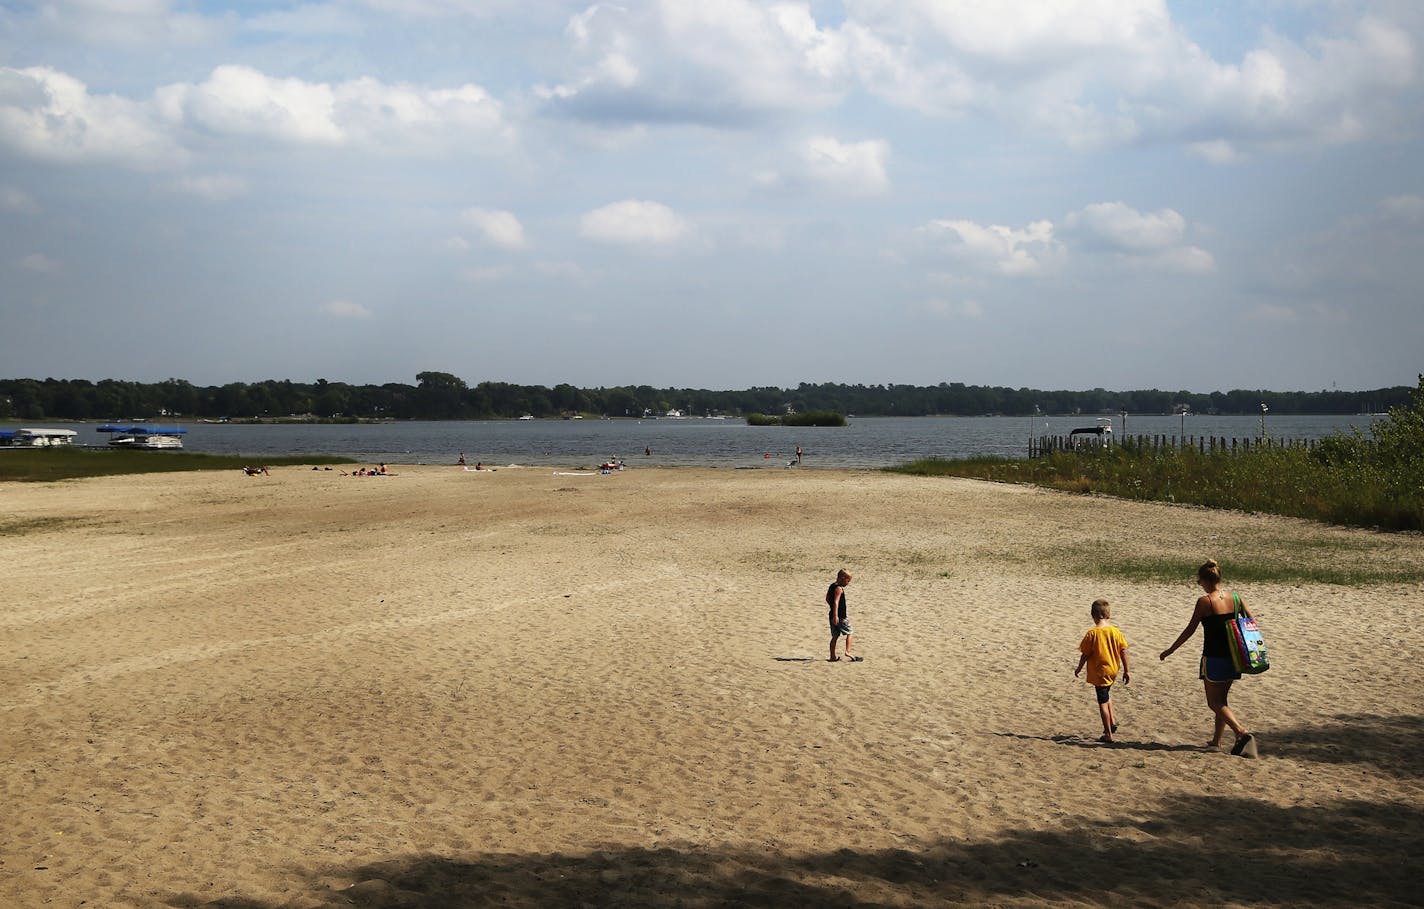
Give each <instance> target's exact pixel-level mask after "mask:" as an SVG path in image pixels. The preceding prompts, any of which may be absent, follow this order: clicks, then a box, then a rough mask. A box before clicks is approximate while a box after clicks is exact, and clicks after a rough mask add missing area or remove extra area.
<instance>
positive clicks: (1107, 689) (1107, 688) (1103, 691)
mask: <svg viewBox="0 0 1424 909" xmlns="http://www.w3.org/2000/svg"><path fill="white" fill-rule="evenodd" d="M1093 690H1094V691H1096V692H1097V693H1098V703H1099V704H1106V703H1107V702H1108V699H1109V698H1111V697H1112V686H1111V685H1094V686H1093Z"/></svg>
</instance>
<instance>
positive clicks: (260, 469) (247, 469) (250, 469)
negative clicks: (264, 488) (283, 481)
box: [242, 466, 316, 477]
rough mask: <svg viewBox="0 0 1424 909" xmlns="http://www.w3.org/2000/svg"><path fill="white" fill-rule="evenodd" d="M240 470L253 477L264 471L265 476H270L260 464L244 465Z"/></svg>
mask: <svg viewBox="0 0 1424 909" xmlns="http://www.w3.org/2000/svg"><path fill="white" fill-rule="evenodd" d="M312 469H313V470H315V469H316V468H312ZM242 472H243V473H245V474H247V475H248V476H249V477H255V476H257V475H258V474H263V473H266V474H267V476H269V477H270V476H271V474H270V473H267V468H266V467H261V466H258V467H246V466H244V467H243V468H242Z"/></svg>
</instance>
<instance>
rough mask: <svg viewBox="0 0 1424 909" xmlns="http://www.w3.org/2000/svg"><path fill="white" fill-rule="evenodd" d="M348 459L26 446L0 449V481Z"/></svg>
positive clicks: (42, 480)
mask: <svg viewBox="0 0 1424 909" xmlns="http://www.w3.org/2000/svg"><path fill="white" fill-rule="evenodd" d="M352 463H355V462H353V461H352V460H351V459H349V458H337V457H331V456H327V455H299V456H295V457H279V458H266V459H261V458H251V457H242V456H240V455H214V454H199V453H196V452H186V451H109V450H91V449H84V448H27V449H13V450H8V451H0V482H5V481H10V482H25V483H50V482H54V481H57V480H82V479H87V478H89V477H111V476H122V475H126V474H136V473H175V472H179V471H189V470H238V469H240V468H242V467H244V466H247V465H249V464H250V465H252V466H254V467H256V466H259V465H262V466H266V467H269V468H271V467H291V466H294V465H304V466H311V465H314V464H352Z"/></svg>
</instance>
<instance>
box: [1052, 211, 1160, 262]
mask: <svg viewBox="0 0 1424 909" xmlns="http://www.w3.org/2000/svg"><path fill="white" fill-rule="evenodd" d="M1064 224H1065V225H1066V226H1067V227H1070V228H1076V229H1079V230H1081V231H1082V232H1083V234H1084V235H1086V236H1087V237H1088V238H1090V239H1091V240H1094V241H1096V242H1100V243H1102V244H1104V245H1106V246H1108V247H1110V248H1113V249H1118V250H1123V251H1128V252H1146V251H1155V250H1162V249H1169V248H1171V247H1173V246H1176V245H1178V244H1179V243H1181V242H1182V237H1183V236H1184V235H1185V233H1186V227H1187V220H1186V219H1185V218H1183V217H1182V216H1181V215H1180V214H1178V213H1177V212H1175V211H1173V210H1172V209H1170V208H1164V209H1162V210H1161V211H1158V212H1151V213H1144V212H1140V211H1138V210H1137V209H1135V208H1132V207H1131V206H1128V205H1125V204H1124V203H1122V202H1098V203H1094V204H1092V205H1089V206H1087V207H1085V208H1083V209H1082V210H1081V211H1075V212H1073V213H1071V214H1069V215H1068V217H1067V218H1065V219H1064Z"/></svg>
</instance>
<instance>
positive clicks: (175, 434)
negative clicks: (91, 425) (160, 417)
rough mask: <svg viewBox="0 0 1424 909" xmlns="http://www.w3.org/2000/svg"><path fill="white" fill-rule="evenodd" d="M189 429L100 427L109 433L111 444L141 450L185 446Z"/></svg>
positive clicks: (158, 449)
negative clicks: (184, 440) (184, 442)
mask: <svg viewBox="0 0 1424 909" xmlns="http://www.w3.org/2000/svg"><path fill="white" fill-rule="evenodd" d="M187 431H188V430H186V429H179V428H178V427H176V426H114V425H104V426H100V427H99V432H107V433H108V434H109V444H110V445H111V446H113V447H114V448H132V449H136V450H139V451H172V450H175V449H180V448H182V447H183V439H182V436H183V434H184V433H186V432H187Z"/></svg>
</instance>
